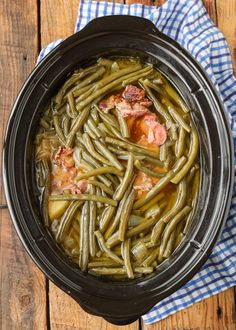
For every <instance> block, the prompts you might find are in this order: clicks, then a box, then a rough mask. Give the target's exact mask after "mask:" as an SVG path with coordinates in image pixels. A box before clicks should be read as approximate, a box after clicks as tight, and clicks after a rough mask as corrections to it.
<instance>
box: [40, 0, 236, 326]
mask: <svg viewBox="0 0 236 330" xmlns="http://www.w3.org/2000/svg"><path fill="white" fill-rule="evenodd" d="M107 15H132V16H141V17H145V18H147V19H149V20H150V21H152V22H153V23H154V24H155V25H156V27H157V28H158V29H159V30H160V31H161V32H163V33H165V34H166V35H168V36H169V37H170V38H172V39H174V40H176V41H177V42H178V43H179V44H181V45H182V46H183V47H184V48H185V49H187V50H188V51H189V52H190V53H191V54H192V55H193V56H194V58H195V59H196V60H197V61H198V62H199V63H200V64H201V65H202V67H203V68H204V69H205V71H206V72H207V73H208V75H209V77H210V78H211V80H212V82H213V84H214V85H215V87H216V88H217V90H218V92H219V95H220V97H221V99H222V100H223V102H224V105H225V111H226V114H227V116H228V119H229V122H230V126H231V129H232V133H233V137H234V154H235V153H236V80H235V78H234V76H233V68H232V62H231V58H230V53H229V48H228V45H227V42H226V40H225V38H224V36H223V34H222V33H221V32H220V31H219V30H218V29H217V27H216V26H215V25H214V24H213V22H212V21H211V19H210V17H209V16H208V13H207V11H206V9H205V7H204V5H203V3H202V1H200V0H168V1H167V2H166V3H165V4H164V5H162V6H161V7H157V6H145V5H141V4H133V5H124V4H119V3H111V2H95V1H89V0H82V1H80V4H79V9H78V16H77V21H76V26H75V32H77V31H79V30H81V29H82V28H83V27H84V26H85V25H86V24H87V23H88V22H89V21H90V20H92V19H94V18H96V17H100V16H107ZM61 41H62V39H59V40H57V41H54V42H52V43H51V44H49V45H48V46H47V47H46V48H44V49H43V50H42V51H41V52H40V54H39V58H38V61H40V60H41V59H42V58H43V57H44V56H46V55H47V54H48V53H49V52H50V51H51V50H52V49H53V48H54V47H56V46H57V45H58V44H59V43H60V42H61ZM235 164H236V162H235ZM234 285H236V178H235V180H234V192H233V198H232V203H231V207H230V211H229V215H228V218H227V221H226V225H225V228H224V230H223V232H222V234H221V238H220V240H219V241H218V243H217V245H216V246H215V248H214V250H213V252H212V254H211V255H210V257H209V259H208V261H207V262H206V263H205V264H204V266H203V267H202V268H201V270H200V271H199V272H198V273H197V274H196V275H195V276H194V277H193V279H192V280H190V281H189V282H188V283H187V284H185V285H184V286H183V287H182V288H180V289H179V290H178V291H176V292H175V293H173V294H172V295H171V296H169V297H167V298H165V299H164V300H162V301H161V302H159V303H158V304H156V306H154V307H153V308H152V309H151V310H150V311H149V312H148V313H147V314H146V315H144V316H143V320H144V322H145V323H146V324H151V323H154V322H156V321H159V320H161V319H163V318H165V317H167V316H169V315H171V314H173V313H175V312H177V311H179V310H181V309H183V308H186V307H188V306H190V305H192V304H194V303H195V302H197V301H200V300H202V299H204V298H207V297H209V296H211V295H214V294H217V293H219V292H221V291H223V290H226V289H227V288H229V287H231V286H234Z"/></svg>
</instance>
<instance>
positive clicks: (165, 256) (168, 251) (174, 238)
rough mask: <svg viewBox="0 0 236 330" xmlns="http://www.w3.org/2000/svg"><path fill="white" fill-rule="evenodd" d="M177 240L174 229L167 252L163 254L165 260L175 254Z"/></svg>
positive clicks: (167, 245)
mask: <svg viewBox="0 0 236 330" xmlns="http://www.w3.org/2000/svg"><path fill="white" fill-rule="evenodd" d="M175 240H176V229H174V230H173V231H172V233H171V234H170V238H169V240H168V243H167V244H166V248H165V251H164V252H163V257H164V258H169V256H170V255H171V253H172V252H173V250H174V246H175Z"/></svg>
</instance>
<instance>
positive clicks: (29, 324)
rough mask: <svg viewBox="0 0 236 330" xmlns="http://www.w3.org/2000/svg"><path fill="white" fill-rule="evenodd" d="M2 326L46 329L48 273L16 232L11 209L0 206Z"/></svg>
mask: <svg viewBox="0 0 236 330" xmlns="http://www.w3.org/2000/svg"><path fill="white" fill-rule="evenodd" d="M0 265H1V268H0V283H1V289H0V329H2V330H11V329H14V330H18V329H19V330H21V329H24V330H32V329H35V330H37V329H46V327H47V320H46V290H45V277H44V275H43V274H42V272H41V271H40V270H39V269H38V268H37V267H36V266H35V265H34V264H33V262H32V261H31V259H30V257H29V256H28V254H27V253H26V251H25V249H24V248H23V245H22V244H21V242H20V241H19V238H18V237H17V236H16V232H15V229H14V228H13V225H12V222H11V219H10V217H9V214H8V210H0Z"/></svg>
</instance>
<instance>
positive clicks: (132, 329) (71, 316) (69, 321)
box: [49, 283, 138, 330]
mask: <svg viewBox="0 0 236 330" xmlns="http://www.w3.org/2000/svg"><path fill="white" fill-rule="evenodd" d="M49 296H50V323H51V330H72V329H73V330H118V329H121V330H138V322H135V323H133V324H130V325H128V326H122V327H118V326H115V325H112V324H110V323H108V322H106V321H105V320H103V319H102V318H101V317H97V316H92V315H91V314H88V313H86V312H84V311H83V310H82V309H81V307H80V306H79V305H78V303H76V302H75V301H74V300H73V299H72V298H70V297H69V296H68V295H66V294H65V293H64V292H62V291H61V290H60V289H58V287H56V286H55V285H54V284H52V283H50V290H49Z"/></svg>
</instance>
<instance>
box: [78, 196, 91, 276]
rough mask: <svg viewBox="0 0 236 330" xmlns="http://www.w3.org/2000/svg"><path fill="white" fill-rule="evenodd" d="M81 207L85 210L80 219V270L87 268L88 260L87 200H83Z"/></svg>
mask: <svg viewBox="0 0 236 330" xmlns="http://www.w3.org/2000/svg"><path fill="white" fill-rule="evenodd" d="M83 208H85V212H84V214H83V212H82V215H81V219H80V221H82V222H84V225H83V230H84V232H83V252H82V264H81V266H80V267H81V270H82V271H84V270H86V269H87V266H88V260H89V211H90V210H89V202H85V203H84V206H83Z"/></svg>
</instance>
